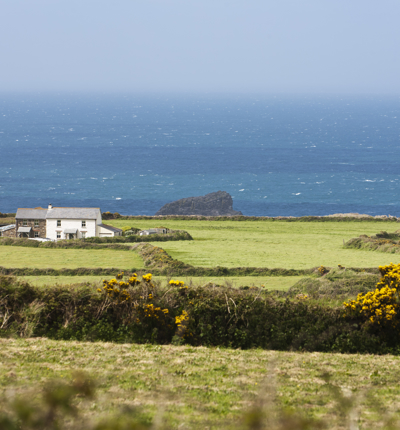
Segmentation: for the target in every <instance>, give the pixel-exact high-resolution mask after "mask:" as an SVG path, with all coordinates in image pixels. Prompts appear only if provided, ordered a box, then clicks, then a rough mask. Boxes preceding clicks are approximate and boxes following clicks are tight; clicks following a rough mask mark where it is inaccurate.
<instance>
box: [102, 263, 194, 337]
mask: <svg viewBox="0 0 400 430" xmlns="http://www.w3.org/2000/svg"><path fill="white" fill-rule="evenodd" d="M169 284H170V285H171V286H174V287H177V293H178V294H177V295H175V294H174V295H173V296H168V297H169V298H168V300H171V299H172V298H173V297H178V296H182V294H185V293H184V292H185V291H186V289H187V288H188V287H187V286H185V283H184V282H183V281H178V280H171V281H170V283H169ZM97 291H98V292H100V293H103V294H104V297H105V299H106V302H105V306H108V304H107V303H109V301H111V302H112V303H114V304H117V305H118V306H122V307H121V308H120V312H121V313H122V314H123V315H125V317H124V320H125V322H126V323H129V322H134V323H136V325H137V327H138V329H140V330H145V331H148V330H149V329H150V330H153V331H154V330H156V332H160V331H162V332H163V333H164V336H165V334H166V333H170V336H171V337H172V336H173V335H176V336H178V337H179V338H183V337H184V335H185V332H186V328H187V326H188V323H189V315H188V313H187V312H186V311H185V310H183V311H182V313H181V314H180V315H178V316H174V315H170V310H169V309H168V308H167V307H165V304H167V303H168V302H167V303H165V301H164V300H163V297H164V296H165V294H164V293H163V294H161V295H160V294H159V289H158V288H157V287H156V286H155V285H154V284H153V282H152V274H151V273H147V274H146V275H143V276H142V277H141V279H140V278H139V277H138V275H137V274H136V273H134V274H132V275H130V276H126V278H125V280H124V273H123V272H122V273H119V274H118V275H117V276H116V277H115V278H113V279H111V280H108V281H107V280H104V281H103V288H102V289H101V288H99V289H98V290H97ZM171 304H172V303H171ZM171 304H170V305H171ZM175 307H176V303H175V304H172V308H175ZM179 308H180V309H182V308H181V307H180V306H179V307H178V309H179ZM178 309H177V310H178ZM178 312H179V311H178ZM140 327H141V328H140Z"/></svg>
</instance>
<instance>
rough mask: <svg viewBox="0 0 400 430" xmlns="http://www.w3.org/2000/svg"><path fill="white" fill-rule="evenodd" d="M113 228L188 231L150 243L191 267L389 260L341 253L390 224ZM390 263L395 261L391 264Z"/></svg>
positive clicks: (141, 223) (142, 223)
mask: <svg viewBox="0 0 400 430" xmlns="http://www.w3.org/2000/svg"><path fill="white" fill-rule="evenodd" d="M107 222H108V223H109V224H111V225H114V226H116V227H120V228H122V227H125V226H135V227H143V228H149V227H154V226H160V225H161V224H162V225H163V226H166V227H168V228H172V229H177V230H178V229H181V230H186V231H188V232H189V233H190V234H191V235H192V236H193V238H194V241H181V242H164V243H159V242H158V243H154V245H156V246H161V247H162V248H163V249H165V250H166V251H167V252H168V253H169V254H170V255H171V257H173V258H176V259H178V260H181V261H184V262H185V263H189V264H192V265H194V266H205V267H215V266H225V267H246V266H251V267H269V268H273V267H283V268H286V269H307V268H311V267H315V266H320V265H321V264H322V265H324V266H329V267H332V266H337V265H338V264H341V265H343V266H348V267H377V266H379V265H382V264H388V263H390V262H391V261H392V260H393V259H394V258H396V257H395V256H393V255H388V254H383V253H379V252H373V251H361V250H354V249H344V248H343V243H344V241H347V240H349V239H351V238H353V237H356V236H359V235H360V234H368V235H371V234H375V233H378V232H380V231H382V230H385V231H394V230H396V229H397V228H398V227H399V226H398V224H397V223H394V222H362V221H351V222H350V221H349V222H345V221H344V222H338V221H326V222H285V221H196V220H189V221H187V220H183V221H180V220H165V221H164V220H162V221H160V220H138V221H137V222H135V221H132V220H128V221H123V220H110V221H107ZM393 262H395V261H393Z"/></svg>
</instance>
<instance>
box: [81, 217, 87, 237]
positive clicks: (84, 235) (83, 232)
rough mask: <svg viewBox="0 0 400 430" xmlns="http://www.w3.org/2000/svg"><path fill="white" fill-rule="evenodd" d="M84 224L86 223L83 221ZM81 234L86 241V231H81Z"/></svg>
mask: <svg viewBox="0 0 400 430" xmlns="http://www.w3.org/2000/svg"><path fill="white" fill-rule="evenodd" d="M82 222H84V221H82ZM81 234H82V239H85V237H86V231H81Z"/></svg>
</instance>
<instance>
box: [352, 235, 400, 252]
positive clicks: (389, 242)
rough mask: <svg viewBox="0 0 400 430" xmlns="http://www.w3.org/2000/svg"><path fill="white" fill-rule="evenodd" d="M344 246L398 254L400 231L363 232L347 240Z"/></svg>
mask: <svg viewBox="0 0 400 430" xmlns="http://www.w3.org/2000/svg"><path fill="white" fill-rule="evenodd" d="M344 247H345V248H348V249H363V250H369V251H379V252H388V253H390V254H398V253H400V232H398V231H397V232H394V233H388V232H386V231H381V232H380V233H377V234H376V235H373V236H367V235H365V234H362V235H361V236H359V237H355V238H353V239H350V240H349V241H347V242H346V243H345V244H344Z"/></svg>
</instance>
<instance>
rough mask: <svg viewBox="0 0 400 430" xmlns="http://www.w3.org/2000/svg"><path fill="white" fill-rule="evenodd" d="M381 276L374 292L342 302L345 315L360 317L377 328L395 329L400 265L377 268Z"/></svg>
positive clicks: (398, 307)
mask: <svg viewBox="0 0 400 430" xmlns="http://www.w3.org/2000/svg"><path fill="white" fill-rule="evenodd" d="M379 271H380V273H381V275H382V277H381V279H380V281H379V282H378V283H377V284H376V289H375V291H370V292H368V293H366V294H359V295H358V296H357V299H356V300H351V301H350V302H348V303H347V302H344V303H343V304H344V306H345V309H346V314H345V315H349V316H350V315H351V316H361V317H363V318H364V319H365V320H366V321H367V322H368V323H369V324H372V325H376V326H378V327H393V328H394V327H397V325H398V323H399V321H398V314H399V309H400V295H399V294H400V264H393V263H390V264H389V265H387V266H379Z"/></svg>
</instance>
